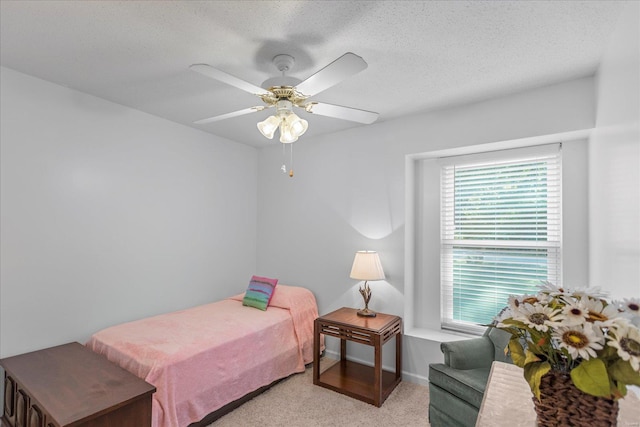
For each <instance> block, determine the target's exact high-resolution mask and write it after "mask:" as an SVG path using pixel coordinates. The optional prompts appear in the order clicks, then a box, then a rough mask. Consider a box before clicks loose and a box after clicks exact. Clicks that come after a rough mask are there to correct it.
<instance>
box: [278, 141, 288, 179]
mask: <svg viewBox="0 0 640 427" xmlns="http://www.w3.org/2000/svg"><path fill="white" fill-rule="evenodd" d="M280 145H282V166H281V167H280V170H281V171H282V173H287V165H286V159H287V153H286V152H285V151H284V150H285V144H280Z"/></svg>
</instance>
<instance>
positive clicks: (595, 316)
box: [581, 298, 621, 327]
mask: <svg viewBox="0 0 640 427" xmlns="http://www.w3.org/2000/svg"><path fill="white" fill-rule="evenodd" d="M581 301H582V302H584V307H585V309H586V310H587V312H588V314H587V322H593V324H594V325H595V326H601V327H607V326H611V324H612V323H613V321H614V320H615V319H618V318H620V317H621V315H620V312H619V311H618V308H617V307H616V306H615V304H607V305H605V304H606V302H603V300H600V299H592V298H587V299H583V300H581Z"/></svg>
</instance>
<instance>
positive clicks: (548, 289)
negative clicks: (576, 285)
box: [495, 282, 640, 425]
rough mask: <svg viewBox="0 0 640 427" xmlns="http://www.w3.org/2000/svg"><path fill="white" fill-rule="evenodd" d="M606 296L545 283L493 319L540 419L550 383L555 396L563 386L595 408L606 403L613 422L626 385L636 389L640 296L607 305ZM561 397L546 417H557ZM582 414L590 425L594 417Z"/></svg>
mask: <svg viewBox="0 0 640 427" xmlns="http://www.w3.org/2000/svg"><path fill="white" fill-rule="evenodd" d="M605 297H606V295H605V294H602V293H601V292H599V290H598V289H576V290H568V289H563V288H561V287H557V286H555V285H553V284H552V283H549V282H545V283H544V284H542V285H541V287H540V291H539V292H538V293H537V294H535V295H522V296H511V297H510V298H509V305H508V306H507V307H506V308H505V309H504V310H503V311H502V312H501V313H500V314H499V315H498V316H497V317H496V323H495V327H497V328H499V329H502V330H505V331H507V332H509V333H510V334H511V339H510V341H509V344H508V346H507V348H506V349H505V352H508V353H509V354H510V356H511V359H512V360H513V362H514V364H516V365H518V366H520V367H521V368H523V369H524V377H525V379H526V380H527V382H528V383H529V386H530V387H531V391H532V392H533V394H534V396H535V398H534V403H535V404H536V412H537V414H538V419H539V420H540V417H541V412H540V410H539V409H540V408H539V407H538V405H539V403H540V401H541V400H543V399H541V389H543V392H544V393H548V392H549V391H548V389H549V388H553V387H549V382H550V381H552V382H553V384H555V386H554V387H555V388H556V389H557V390H556V393H557V392H558V389H559V386H558V384H559V383H560V382H565V383H572V384H570V386H571V387H572V388H573V389H576V388H577V390H576V392H577V393H578V394H580V395H582V394H586V395H590V396H593V397H595V398H598V399H600V400H599V401H598V402H597V403H596V404H594V407H596V408H598V409H601V408H602V399H605V400H607V401H608V402H611V405H612V406H613V408H614V409H613V410H612V411H615V413H613V412H612V414H610V415H609V416H610V417H614V418H613V419H614V420H615V416H617V400H618V399H620V398H622V397H624V396H625V395H626V393H627V386H629V385H635V386H640V329H639V328H638V325H640V298H629V299H624V300H622V301H614V302H610V301H609V300H607V299H606V298H605ZM552 378H563V380H556V379H552ZM545 390H547V391H545ZM544 393H543V394H544ZM566 393H568V392H566V391H562V393H561V394H566ZM590 396H588V397H590ZM542 398H544V396H542ZM561 398H562V396H560V397H558V395H557V394H556V396H555V397H554V399H555V400H556V401H555V402H554V403H553V404H552V405H551V406H553V407H554V413H553V415H552V416H551V417H550V418H554V419H559V417H560V414H559V413H558V412H557V409H555V407H557V406H559V405H558V402H557V400H558V399H561ZM560 406H561V405H560ZM569 406H584V404H583V402H581V404H578V405H576V404H571V405H569ZM571 410H573V409H571ZM587 412H588V411H587ZM587 415H589V416H591V417H592V418H591V422H593V416H594V415H593V413H590V414H587ZM572 419H573V418H572ZM573 422H575V420H574V419H573ZM613 423H614V424H615V421H614V422H613ZM574 425H575V424H574ZM589 425H593V424H589Z"/></svg>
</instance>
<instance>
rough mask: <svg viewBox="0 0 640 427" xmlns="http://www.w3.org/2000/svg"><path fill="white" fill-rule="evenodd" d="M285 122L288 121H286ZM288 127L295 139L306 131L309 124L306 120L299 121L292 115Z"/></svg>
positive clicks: (298, 118) (299, 119)
mask: <svg viewBox="0 0 640 427" xmlns="http://www.w3.org/2000/svg"><path fill="white" fill-rule="evenodd" d="M287 121H289V120H288V119H287ZM289 126H290V127H291V132H292V133H293V134H294V135H295V136H296V137H299V136H302V134H303V133H305V132H306V131H307V128H308V127H309V123H308V122H307V121H306V120H304V119H301V118H300V117H298V116H297V115H295V114H293V113H292V117H291V122H290V123H289Z"/></svg>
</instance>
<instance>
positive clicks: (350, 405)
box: [210, 359, 429, 427]
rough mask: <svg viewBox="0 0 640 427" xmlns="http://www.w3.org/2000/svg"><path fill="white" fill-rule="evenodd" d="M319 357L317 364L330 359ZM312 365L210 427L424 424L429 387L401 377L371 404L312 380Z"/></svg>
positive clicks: (406, 426)
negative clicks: (376, 403) (377, 402)
mask: <svg viewBox="0 0 640 427" xmlns="http://www.w3.org/2000/svg"><path fill="white" fill-rule="evenodd" d="M331 362H333V361H331V360H330V359H327V360H323V363H322V365H321V366H322V367H323V368H324V367H325V366H324V365H325V364H330V363H331ZM312 372H313V368H311V367H309V368H307V369H306V371H305V372H304V373H300V374H296V375H293V376H291V377H289V378H287V379H286V380H284V381H282V382H280V383H279V384H277V385H276V386H274V387H272V388H271V389H269V390H267V391H266V392H264V393H262V394H261V395H259V396H258V397H256V398H254V399H253V400H250V401H249V402H247V403H245V404H244V405H242V406H241V407H239V408H238V409H236V410H235V411H233V412H231V413H229V414H227V415H225V416H224V417H222V418H220V419H219V420H217V421H216V422H214V423H213V424H211V425H210V426H211V427H238V426H242V427H251V426H256V427H257V426H260V427H265V426H274V427H275V426H278V427H279V426H293V427H297V426H305V427H313V426H332V427H335V426H362V427H367V426H385V427H386V426H398V427H414V426H415V427H419V426H422V427H425V426H428V425H429V423H428V421H427V410H428V406H429V389H428V388H427V387H424V386H420V385H417V384H413V383H409V382H406V381H403V382H401V383H400V384H399V385H398V386H397V387H396V388H395V390H394V391H393V392H392V393H391V395H390V396H389V397H388V398H387V400H386V401H385V402H384V404H383V405H382V407H380V408H377V407H375V406H373V405H370V404H368V403H364V402H361V401H359V400H356V399H352V398H350V397H348V396H345V395H343V394H340V393H336V392H334V391H331V390H328V389H326V388H324V387H320V386H316V385H313V377H312Z"/></svg>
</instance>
